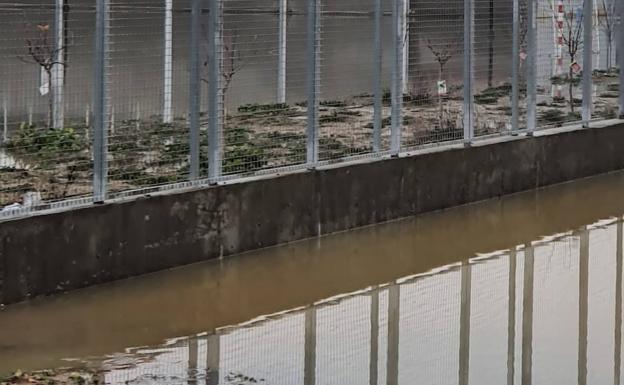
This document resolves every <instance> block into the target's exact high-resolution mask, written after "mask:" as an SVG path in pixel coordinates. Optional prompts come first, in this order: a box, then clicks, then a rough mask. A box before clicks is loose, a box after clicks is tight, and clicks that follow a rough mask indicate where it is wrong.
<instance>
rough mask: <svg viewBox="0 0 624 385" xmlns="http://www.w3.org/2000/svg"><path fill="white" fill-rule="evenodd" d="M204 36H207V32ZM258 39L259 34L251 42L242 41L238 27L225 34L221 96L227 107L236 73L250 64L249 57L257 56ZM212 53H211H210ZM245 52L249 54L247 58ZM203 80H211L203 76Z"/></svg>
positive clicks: (224, 106) (223, 40) (206, 64)
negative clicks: (256, 45)
mask: <svg viewBox="0 0 624 385" xmlns="http://www.w3.org/2000/svg"><path fill="white" fill-rule="evenodd" d="M204 36H207V34H206V33H205V34H204ZM256 41H257V36H253V38H252V39H251V40H250V41H249V42H241V35H240V32H239V31H238V30H237V29H233V30H229V33H228V35H227V36H224V37H223V39H222V44H221V71H220V72H221V98H222V106H223V108H224V109H225V108H226V106H227V93H228V91H229V89H230V87H231V85H232V81H233V80H234V77H235V76H236V74H238V73H239V72H240V71H241V70H242V69H243V68H245V66H246V65H247V64H248V61H247V59H249V58H252V57H253V56H255V52H256V49H255V48H253V47H254V43H255V42H256ZM208 54H209V55H210V53H208ZM244 54H248V57H247V58H245V56H244ZM204 66H205V67H207V66H208V60H206V61H205V62H204ZM202 81H203V82H205V83H208V82H209V80H208V79H206V78H202Z"/></svg>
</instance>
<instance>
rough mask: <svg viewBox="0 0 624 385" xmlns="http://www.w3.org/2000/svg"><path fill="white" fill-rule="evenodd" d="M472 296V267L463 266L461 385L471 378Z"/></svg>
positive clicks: (460, 341) (464, 264)
mask: <svg viewBox="0 0 624 385" xmlns="http://www.w3.org/2000/svg"><path fill="white" fill-rule="evenodd" d="M471 294H472V266H471V265H470V262H469V261H465V262H463V263H462V265H461V309H460V320H459V385H468V383H469V378H470V307H471Z"/></svg>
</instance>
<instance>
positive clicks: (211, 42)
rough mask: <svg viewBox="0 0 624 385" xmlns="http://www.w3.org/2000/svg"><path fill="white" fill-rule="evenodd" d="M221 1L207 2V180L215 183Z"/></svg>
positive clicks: (217, 170)
mask: <svg viewBox="0 0 624 385" xmlns="http://www.w3.org/2000/svg"><path fill="white" fill-rule="evenodd" d="M222 1H223V0H209V13H210V21H209V23H208V57H209V60H208V67H209V69H208V70H209V81H208V83H209V97H208V99H209V108H208V115H209V124H208V178H209V180H210V183H216V182H217V181H218V178H219V177H220V176H221V173H222V163H223V160H222V156H221V151H222V148H221V141H222V138H221V136H222V129H223V116H222V114H223V108H224V107H225V106H224V105H223V103H224V100H223V99H224V98H223V96H224V95H223V89H222V87H221V70H222V68H221V57H222V53H223V52H222V49H223V44H222V41H223V29H222V22H223V12H222V11H223V3H222Z"/></svg>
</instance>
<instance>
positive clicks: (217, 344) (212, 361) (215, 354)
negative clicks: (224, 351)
mask: <svg viewBox="0 0 624 385" xmlns="http://www.w3.org/2000/svg"><path fill="white" fill-rule="evenodd" d="M220 369H221V336H220V335H219V334H213V335H208V336H206V372H207V373H206V385H219V380H220V376H221V375H220Z"/></svg>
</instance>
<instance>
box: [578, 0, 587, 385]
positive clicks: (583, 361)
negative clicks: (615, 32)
mask: <svg viewBox="0 0 624 385" xmlns="http://www.w3.org/2000/svg"><path fill="white" fill-rule="evenodd" d="M585 1H587V0H585ZM588 296H589V230H588V229H587V228H585V229H583V230H582V231H581V234H580V253H579V318H578V322H579V344H578V385H586V384H587V317H588V313H587V311H588V306H589V298H588Z"/></svg>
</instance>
